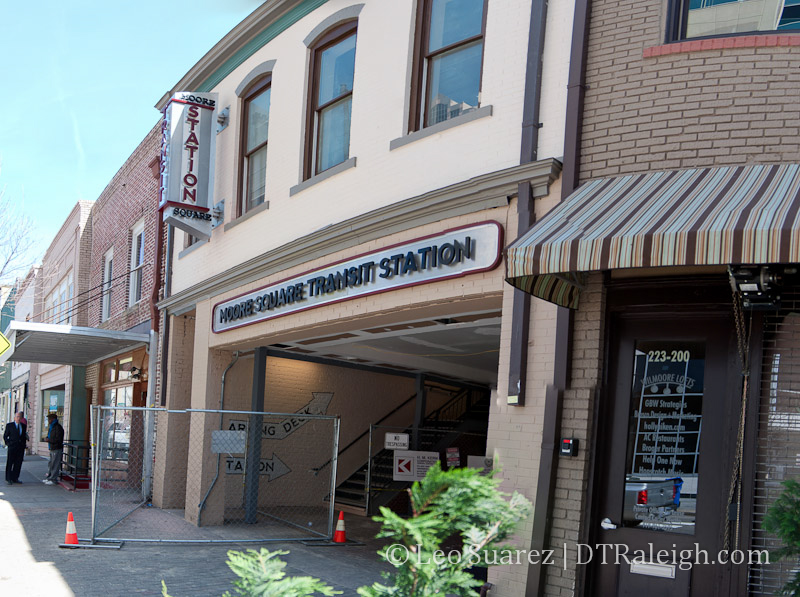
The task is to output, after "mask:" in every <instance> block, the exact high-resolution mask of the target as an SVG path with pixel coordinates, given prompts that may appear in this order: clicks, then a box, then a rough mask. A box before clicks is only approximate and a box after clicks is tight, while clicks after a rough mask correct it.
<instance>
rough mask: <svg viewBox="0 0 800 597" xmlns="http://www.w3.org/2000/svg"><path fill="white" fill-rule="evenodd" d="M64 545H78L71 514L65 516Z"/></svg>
mask: <svg viewBox="0 0 800 597" xmlns="http://www.w3.org/2000/svg"><path fill="white" fill-rule="evenodd" d="M64 545H78V533H77V532H76V531H75V519H74V518H72V512H70V513H69V515H67V534H66V536H65V537H64Z"/></svg>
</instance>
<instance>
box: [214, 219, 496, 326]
mask: <svg viewBox="0 0 800 597" xmlns="http://www.w3.org/2000/svg"><path fill="white" fill-rule="evenodd" d="M501 243H502V228H501V227H500V225H499V224H498V223H497V222H484V223H481V224H474V225H472V226H466V227H464V228H456V229H453V230H448V231H446V232H443V233H442V234H437V235H436V236H429V237H426V238H421V239H417V240H414V241H410V242H407V243H403V244H400V245H395V246H392V247H388V248H386V249H383V250H380V251H376V252H374V253H368V254H366V255H362V256H361V257H356V258H353V259H350V260H347V261H342V262H340V263H337V264H334V265H331V266H328V267H325V268H322V269H319V270H314V271H311V272H308V273H306V274H302V275H300V276H297V277H295V278H290V279H288V280H284V281H283V282H278V283H277V284H272V285H270V286H266V287H264V288H260V289H258V290H254V291H253V292H250V293H248V294H245V295H242V296H239V297H235V298H232V299H229V300H227V301H223V302H221V303H217V304H216V305H215V306H214V312H213V317H214V319H213V323H212V329H213V331H214V332H216V333H219V332H224V331H226V330H230V329H234V328H238V327H241V326H243V325H249V324H251V323H258V322H260V321H265V320H267V319H272V318H274V317H280V316H282V315H288V314H289V313H295V312H297V311H304V310H306V309H313V308H315V307H321V306H323V305H328V304H331V303H337V302H340V301H345V300H350V299H354V298H357V297H361V296H365V295H369V294H376V293H379V292H386V291H389V290H396V289H398V288H405V287H408V286H415V285H417V284H427V283H429V282H435V281H438V280H444V279H447V278H455V277H459V276H465V275H467V274H471V273H476V272H482V271H488V270H491V269H494V268H495V267H496V266H497V264H498V263H499V262H500V247H501Z"/></svg>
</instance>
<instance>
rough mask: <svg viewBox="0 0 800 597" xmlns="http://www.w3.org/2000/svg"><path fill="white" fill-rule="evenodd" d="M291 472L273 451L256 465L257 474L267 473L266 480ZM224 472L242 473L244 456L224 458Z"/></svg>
mask: <svg viewBox="0 0 800 597" xmlns="http://www.w3.org/2000/svg"><path fill="white" fill-rule="evenodd" d="M291 472H292V469H290V468H289V466H288V465H287V464H286V463H285V462H284V461H283V460H281V459H280V458H278V456H276V454H275V452H273V453H272V457H271V458H262V459H261V462H260V463H259V465H258V474H259V475H267V476H268V477H269V479H268V480H267V482H268V483H269V482H270V481H274V480H275V479H277V478H279V477H283V476H284V475H286V474H289V473H291ZM225 473H227V474H228V475H241V474H243V473H244V458H228V459H226V460H225Z"/></svg>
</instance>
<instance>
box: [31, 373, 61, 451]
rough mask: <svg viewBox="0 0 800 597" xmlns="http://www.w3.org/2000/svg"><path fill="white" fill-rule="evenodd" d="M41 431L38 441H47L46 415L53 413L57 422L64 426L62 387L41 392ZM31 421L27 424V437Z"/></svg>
mask: <svg viewBox="0 0 800 597" xmlns="http://www.w3.org/2000/svg"><path fill="white" fill-rule="evenodd" d="M41 413H42V417H41V425H40V426H39V429H40V430H41V437H40V438H39V440H40V441H43V442H44V441H47V415H49V414H50V413H55V414H57V415H58V421H59V423H61V424H62V425H64V388H63V386H62V387H61V388H58V389H50V390H44V391H43V392H42V408H41ZM31 423H32V421H29V422H28V435H31V432H32V429H31V428H30V427H31Z"/></svg>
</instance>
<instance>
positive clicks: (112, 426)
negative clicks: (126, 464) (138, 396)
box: [101, 386, 133, 460]
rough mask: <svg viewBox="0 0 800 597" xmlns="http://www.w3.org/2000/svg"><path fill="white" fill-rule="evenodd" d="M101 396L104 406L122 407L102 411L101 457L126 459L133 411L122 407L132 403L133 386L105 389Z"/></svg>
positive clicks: (129, 405)
mask: <svg viewBox="0 0 800 597" xmlns="http://www.w3.org/2000/svg"><path fill="white" fill-rule="evenodd" d="M103 398H104V402H105V405H106V406H117V407H123V409H121V410H117V409H114V410H106V411H103V436H102V438H101V446H102V451H103V457H104V458H106V459H111V460H126V459H127V458H128V450H129V448H130V443H131V418H132V414H133V411H130V410H124V408H125V407H131V406H132V405H133V387H132V386H123V387H121V388H114V389H113V390H105V392H104V393H103Z"/></svg>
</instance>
